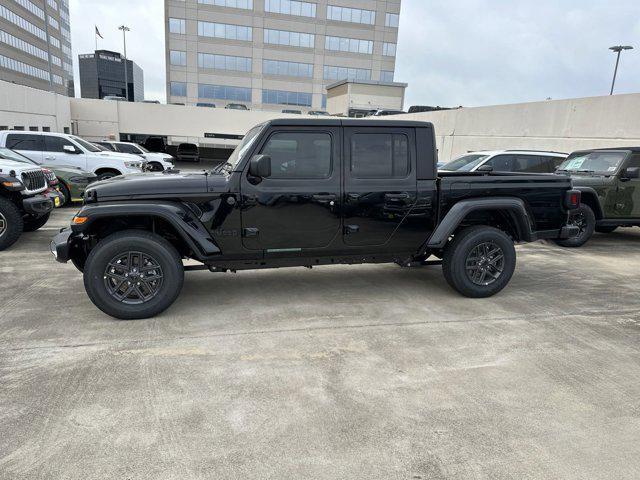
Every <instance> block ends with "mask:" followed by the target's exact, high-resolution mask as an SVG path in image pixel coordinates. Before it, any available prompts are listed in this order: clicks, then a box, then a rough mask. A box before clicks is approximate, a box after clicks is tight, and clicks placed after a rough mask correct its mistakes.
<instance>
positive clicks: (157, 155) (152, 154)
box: [142, 152, 173, 161]
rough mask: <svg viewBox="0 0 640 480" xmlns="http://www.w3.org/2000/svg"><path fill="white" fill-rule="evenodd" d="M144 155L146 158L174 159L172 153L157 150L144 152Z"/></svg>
mask: <svg viewBox="0 0 640 480" xmlns="http://www.w3.org/2000/svg"><path fill="white" fill-rule="evenodd" d="M142 156H143V157H144V159H145V160H156V161H158V160H164V161H170V160H172V159H173V157H172V156H171V155H168V154H166V153H156V152H149V153H144V154H142Z"/></svg>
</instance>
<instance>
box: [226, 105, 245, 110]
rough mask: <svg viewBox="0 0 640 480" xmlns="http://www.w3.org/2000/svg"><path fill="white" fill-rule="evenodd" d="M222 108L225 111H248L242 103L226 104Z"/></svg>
mask: <svg viewBox="0 0 640 480" xmlns="http://www.w3.org/2000/svg"><path fill="white" fill-rule="evenodd" d="M224 108H226V109H227V110H249V107H247V106H246V105H245V104H243V103H228V104H227V106H226V107H224Z"/></svg>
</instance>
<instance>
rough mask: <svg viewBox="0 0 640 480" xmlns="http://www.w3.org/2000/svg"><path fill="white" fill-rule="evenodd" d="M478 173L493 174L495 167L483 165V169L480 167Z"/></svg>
mask: <svg viewBox="0 0 640 480" xmlns="http://www.w3.org/2000/svg"><path fill="white" fill-rule="evenodd" d="M476 172H483V173H491V172H493V167H492V166H491V165H482V166H481V167H478V169H477V170H476Z"/></svg>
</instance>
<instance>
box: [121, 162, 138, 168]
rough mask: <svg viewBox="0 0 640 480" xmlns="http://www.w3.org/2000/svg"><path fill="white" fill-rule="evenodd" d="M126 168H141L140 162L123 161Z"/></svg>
mask: <svg viewBox="0 0 640 480" xmlns="http://www.w3.org/2000/svg"><path fill="white" fill-rule="evenodd" d="M124 166H125V167H127V168H142V162H124Z"/></svg>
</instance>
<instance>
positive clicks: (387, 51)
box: [382, 42, 396, 57]
mask: <svg viewBox="0 0 640 480" xmlns="http://www.w3.org/2000/svg"><path fill="white" fill-rule="evenodd" d="M382 55H385V56H387V57H395V56H396V44H395V43H386V42H385V43H383V44H382Z"/></svg>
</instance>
